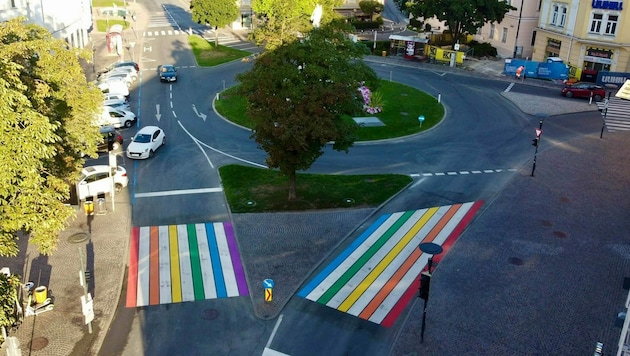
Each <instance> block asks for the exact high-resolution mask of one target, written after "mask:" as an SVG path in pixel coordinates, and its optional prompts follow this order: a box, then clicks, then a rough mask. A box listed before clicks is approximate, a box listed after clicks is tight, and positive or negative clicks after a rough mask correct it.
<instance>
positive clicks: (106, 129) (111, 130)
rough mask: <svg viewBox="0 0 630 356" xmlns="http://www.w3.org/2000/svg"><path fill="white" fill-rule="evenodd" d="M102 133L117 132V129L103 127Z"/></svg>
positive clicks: (101, 128)
mask: <svg viewBox="0 0 630 356" xmlns="http://www.w3.org/2000/svg"><path fill="white" fill-rule="evenodd" d="M100 131H101V133H106V132H116V128H114V126H101V127H100Z"/></svg>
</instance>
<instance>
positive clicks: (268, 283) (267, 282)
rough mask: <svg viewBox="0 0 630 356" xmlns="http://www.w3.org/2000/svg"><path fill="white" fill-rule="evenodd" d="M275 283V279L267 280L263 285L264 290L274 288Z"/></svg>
mask: <svg viewBox="0 0 630 356" xmlns="http://www.w3.org/2000/svg"><path fill="white" fill-rule="evenodd" d="M274 284H275V283H273V279H265V280H264V281H263V283H262V285H263V288H273V285H274Z"/></svg>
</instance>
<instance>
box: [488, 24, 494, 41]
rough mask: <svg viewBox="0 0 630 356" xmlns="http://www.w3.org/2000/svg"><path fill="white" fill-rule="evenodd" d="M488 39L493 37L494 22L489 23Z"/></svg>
mask: <svg viewBox="0 0 630 356" xmlns="http://www.w3.org/2000/svg"><path fill="white" fill-rule="evenodd" d="M488 37H489V38H490V39H494V24H490V34H489V35H488Z"/></svg>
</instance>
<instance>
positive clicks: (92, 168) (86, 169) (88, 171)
mask: <svg viewBox="0 0 630 356" xmlns="http://www.w3.org/2000/svg"><path fill="white" fill-rule="evenodd" d="M116 170H117V171H119V172H123V173H124V172H126V170H125V168H124V167H122V166H117V167H116ZM81 172H82V173H83V174H84V175H89V174H93V173H98V172H109V166H107V165H104V164H100V165H96V166H88V167H83V169H82V170H81Z"/></svg>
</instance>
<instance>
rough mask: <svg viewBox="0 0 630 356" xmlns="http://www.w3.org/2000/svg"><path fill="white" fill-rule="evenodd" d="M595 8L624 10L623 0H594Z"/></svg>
mask: <svg viewBox="0 0 630 356" xmlns="http://www.w3.org/2000/svg"><path fill="white" fill-rule="evenodd" d="M592 7H593V9H604V10H619V11H621V10H623V1H608V0H593V2H592Z"/></svg>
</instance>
